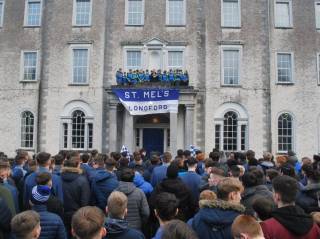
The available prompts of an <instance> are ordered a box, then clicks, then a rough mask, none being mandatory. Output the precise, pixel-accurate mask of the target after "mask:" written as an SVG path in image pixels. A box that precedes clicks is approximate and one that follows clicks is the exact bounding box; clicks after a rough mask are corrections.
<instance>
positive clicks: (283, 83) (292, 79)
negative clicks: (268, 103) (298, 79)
mask: <svg viewBox="0 0 320 239" xmlns="http://www.w3.org/2000/svg"><path fill="white" fill-rule="evenodd" d="M278 54H290V56H291V81H290V82H281V81H278ZM275 57H276V59H275V62H276V84H278V85H293V84H294V83H295V81H294V69H295V68H294V53H293V52H283V51H278V52H276V55H275Z"/></svg>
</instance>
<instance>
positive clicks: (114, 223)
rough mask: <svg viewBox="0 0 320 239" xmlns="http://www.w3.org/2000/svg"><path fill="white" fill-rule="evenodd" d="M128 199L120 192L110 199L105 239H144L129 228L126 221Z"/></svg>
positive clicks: (136, 231)
mask: <svg viewBox="0 0 320 239" xmlns="http://www.w3.org/2000/svg"><path fill="white" fill-rule="evenodd" d="M127 207H128V198H127V196H126V195H125V194H124V193H122V192H118V191H114V192H113V193H111V194H110V196H109V198H108V206H107V208H106V213H107V214H108V217H107V218H106V221H105V227H106V230H107V232H108V233H107V236H106V238H105V239H124V238H125V239H144V235H143V234H142V233H141V232H140V231H138V230H135V229H132V228H130V227H129V226H128V222H127V220H126V219H125V217H126V215H127V212H128V209H127Z"/></svg>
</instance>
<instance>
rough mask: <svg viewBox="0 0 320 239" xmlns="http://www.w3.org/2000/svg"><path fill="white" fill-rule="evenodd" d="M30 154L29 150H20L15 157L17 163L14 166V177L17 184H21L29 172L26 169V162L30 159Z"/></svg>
mask: <svg viewBox="0 0 320 239" xmlns="http://www.w3.org/2000/svg"><path fill="white" fill-rule="evenodd" d="M28 159H29V155H28V152H27V151H18V153H17V155H16V157H15V161H14V163H15V165H14V167H13V168H12V178H13V180H14V181H15V183H16V185H19V183H20V181H21V180H23V178H24V176H25V175H26V174H27V170H25V169H24V166H25V163H26V162H27V161H28Z"/></svg>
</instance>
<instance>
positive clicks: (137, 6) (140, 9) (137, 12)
mask: <svg viewBox="0 0 320 239" xmlns="http://www.w3.org/2000/svg"><path fill="white" fill-rule="evenodd" d="M143 18H144V6H143V1H142V0H129V1H128V24H129V25H142V24H143Z"/></svg>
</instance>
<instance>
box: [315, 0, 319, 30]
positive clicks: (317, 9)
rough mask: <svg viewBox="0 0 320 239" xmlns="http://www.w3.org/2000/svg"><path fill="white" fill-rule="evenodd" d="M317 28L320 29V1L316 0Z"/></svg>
mask: <svg viewBox="0 0 320 239" xmlns="http://www.w3.org/2000/svg"><path fill="white" fill-rule="evenodd" d="M315 16H316V28H317V29H320V1H319V2H315Z"/></svg>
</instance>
